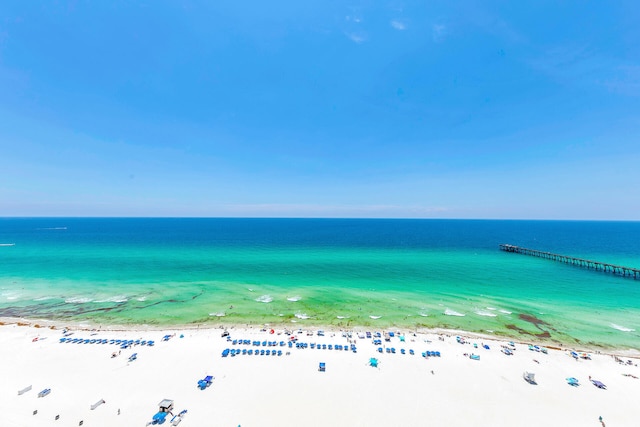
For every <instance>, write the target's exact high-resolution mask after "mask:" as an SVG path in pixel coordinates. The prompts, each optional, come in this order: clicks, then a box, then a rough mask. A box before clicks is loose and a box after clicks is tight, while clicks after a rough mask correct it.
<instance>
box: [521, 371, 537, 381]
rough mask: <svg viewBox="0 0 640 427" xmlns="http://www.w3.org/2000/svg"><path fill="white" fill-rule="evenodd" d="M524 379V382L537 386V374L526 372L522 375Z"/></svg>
mask: <svg viewBox="0 0 640 427" xmlns="http://www.w3.org/2000/svg"><path fill="white" fill-rule="evenodd" d="M522 378H524V380H525V381H526V382H528V383H529V384H537V383H536V374H534V373H533V372H527V371H524V373H523V374H522Z"/></svg>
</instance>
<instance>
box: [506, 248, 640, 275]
mask: <svg viewBox="0 0 640 427" xmlns="http://www.w3.org/2000/svg"><path fill="white" fill-rule="evenodd" d="M500 250H503V251H505V252H513V253H516V254H523V255H529V256H535V257H538V258H545V259H550V260H552V261H558V262H563V263H565V264H571V265H575V266H578V267H582V268H587V269H592V270H596V271H602V272H604V273H611V274H615V275H618V276H622V277H630V278H633V279H640V269H638V268H631V267H624V266H621V265H614V264H607V263H604V262H599V261H592V260H589V259H582V258H575V257H572V256H567V255H559V254H554V253H551V252H544V251H538V250H535V249H528V248H522V247H520V246H514V245H507V244H502V245H500Z"/></svg>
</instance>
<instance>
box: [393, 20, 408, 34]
mask: <svg viewBox="0 0 640 427" xmlns="http://www.w3.org/2000/svg"><path fill="white" fill-rule="evenodd" d="M391 26H392V27H393V28H395V29H396V30H400V31H402V30H406V29H407V25H406V24H405V23H404V22H402V21H398V20H396V19H394V20H393V21H391Z"/></svg>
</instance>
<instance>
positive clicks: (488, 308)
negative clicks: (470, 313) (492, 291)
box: [487, 307, 496, 311]
mask: <svg viewBox="0 0 640 427" xmlns="http://www.w3.org/2000/svg"><path fill="white" fill-rule="evenodd" d="M495 309H496V308H495V307H487V310H491V311H495Z"/></svg>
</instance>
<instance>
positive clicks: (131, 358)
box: [129, 353, 138, 362]
mask: <svg viewBox="0 0 640 427" xmlns="http://www.w3.org/2000/svg"><path fill="white" fill-rule="evenodd" d="M137 359H138V353H133V354H132V355H131V356H129V362H133V361H134V360H137Z"/></svg>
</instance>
